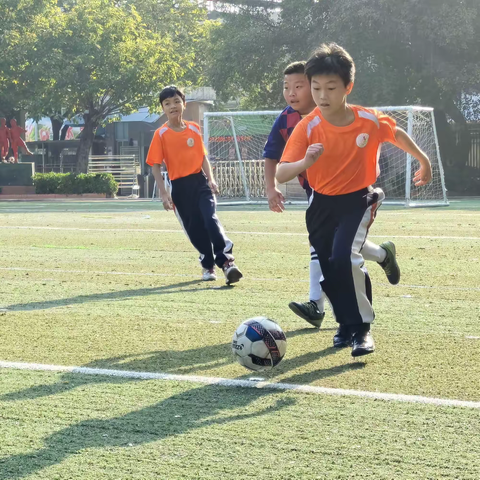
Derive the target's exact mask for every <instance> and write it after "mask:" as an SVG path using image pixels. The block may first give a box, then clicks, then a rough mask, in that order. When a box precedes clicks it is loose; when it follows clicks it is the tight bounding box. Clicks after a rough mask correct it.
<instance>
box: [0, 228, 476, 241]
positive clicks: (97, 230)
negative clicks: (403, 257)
mask: <svg viewBox="0 0 480 480" xmlns="http://www.w3.org/2000/svg"><path fill="white" fill-rule="evenodd" d="M0 229H17V230H61V231H66V230H69V231H76V232H148V233H181V234H184V231H183V230H175V229H154V228H77V227H36V226H8V225H7V226H1V227H0ZM228 232H229V233H232V234H235V235H280V236H287V237H306V236H307V233H306V232H305V233H297V232H292V233H288V232H240V231H234V230H229V231H228ZM368 238H414V239H422V238H424V239H427V240H480V237H444V236H431V235H369V236H368Z"/></svg>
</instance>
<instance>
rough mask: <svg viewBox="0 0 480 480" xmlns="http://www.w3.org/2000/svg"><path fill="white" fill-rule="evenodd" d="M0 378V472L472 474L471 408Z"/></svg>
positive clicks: (19, 375) (475, 422)
mask: <svg viewBox="0 0 480 480" xmlns="http://www.w3.org/2000/svg"><path fill="white" fill-rule="evenodd" d="M0 382H1V383H0V385H1V389H2V391H4V392H8V393H7V395H10V398H9V399H8V400H5V396H4V397H3V398H1V399H0V405H1V406H2V409H1V412H2V413H1V417H2V422H1V423H0V435H2V438H4V439H6V440H4V441H3V442H2V450H1V456H0V466H1V468H0V479H2V480H7V479H18V478H27V477H28V478H36V479H56V478H85V479H90V478H95V479H99V480H103V479H132V478H133V479H149V478H152V479H153V478H161V479H218V478H226V479H247V478H257V479H267V478H272V476H274V477H276V478H282V479H292V480H293V479H339V478H340V479H347V478H348V479H363V478H364V479H366V478H376V479H385V480H386V479H392V478H395V479H410V478H416V479H432V478H435V479H453V478H462V479H465V480H467V479H472V480H473V479H476V478H478V475H479V474H480V467H479V464H478V462H477V461H476V460H477V457H478V451H479V448H480V444H479V437H478V428H479V427H480V424H479V418H478V414H477V413H476V412H473V411H471V410H464V409H451V408H438V407H435V408H434V407H429V406H421V405H415V407H413V406H411V405H405V404H392V403H387V402H381V401H371V400H362V399H346V398H334V397H319V396H313V395H296V394H293V393H288V392H265V391H251V390H242V389H228V388H221V387H211V386H198V387H196V386H192V385H187V384H178V383H175V382H160V383H159V382H153V381H152V382H150V381H143V382H140V381H126V380H121V379H115V380H112V379H110V378H109V379H99V378H96V379H92V378H91V377H90V378H86V377H85V376H81V375H70V374H66V375H58V374H47V373H33V372H18V371H10V372H7V374H6V375H2V377H1V380H0ZM72 384H73V385H74V387H75V388H70V386H71V385H72ZM32 391H36V392H37V393H38V394H39V395H37V396H36V397H35V398H34V399H32V397H31V396H30V395H29V393H31V392H32ZM12 392H17V393H16V394H13V395H16V398H15V401H12V400H13V399H12V398H11V397H12ZM287 432H288V433H287Z"/></svg>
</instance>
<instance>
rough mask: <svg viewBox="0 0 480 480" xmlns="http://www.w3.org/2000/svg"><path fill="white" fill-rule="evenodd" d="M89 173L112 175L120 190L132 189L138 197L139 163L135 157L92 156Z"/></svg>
mask: <svg viewBox="0 0 480 480" xmlns="http://www.w3.org/2000/svg"><path fill="white" fill-rule="evenodd" d="M88 173H111V174H112V175H113V178H114V179H115V181H116V182H117V183H118V188H119V189H120V190H122V189H131V190H132V196H134V195H138V190H139V188H140V187H139V186H138V182H137V162H136V160H135V156H134V155H91V156H90V157H88Z"/></svg>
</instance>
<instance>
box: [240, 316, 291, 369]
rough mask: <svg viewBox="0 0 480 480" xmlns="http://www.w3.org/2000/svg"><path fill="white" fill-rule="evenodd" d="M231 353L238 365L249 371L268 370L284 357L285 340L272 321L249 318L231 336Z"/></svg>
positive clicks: (280, 330) (281, 331)
mask: <svg viewBox="0 0 480 480" xmlns="http://www.w3.org/2000/svg"><path fill="white" fill-rule="evenodd" d="M232 351H233V354H234V355H235V358H236V360H237V361H238V363H239V364H240V365H243V366H244V367H246V368H248V369H249V370H255V371H257V372H258V371H261V370H269V369H270V368H273V367H274V366H275V365H278V364H279V363H280V362H281V361H282V358H283V357H284V356H285V352H286V351H287V338H286V337H285V334H284V333H283V330H282V329H281V328H280V325H278V324H277V323H275V322H274V321H273V320H270V319H268V318H265V317H254V318H249V319H248V320H245V321H244V322H243V323H242V324H241V325H240V326H239V327H238V328H237V330H236V331H235V333H234V334H233V339H232Z"/></svg>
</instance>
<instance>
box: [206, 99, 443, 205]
mask: <svg viewBox="0 0 480 480" xmlns="http://www.w3.org/2000/svg"><path fill="white" fill-rule="evenodd" d="M375 108H376V109H377V110H380V111H382V112H385V113H387V114H388V115H390V116H391V117H393V118H394V119H395V120H396V121H397V125H398V126H399V127H401V128H403V129H404V130H405V131H406V132H408V134H409V135H410V136H411V137H412V138H413V139H414V140H415V142H416V143H417V144H418V145H419V146H420V148H421V149H422V150H423V151H424V152H425V153H426V154H427V155H428V156H429V158H430V161H431V162H432V171H433V178H432V182H431V183H430V184H428V185H426V186H423V187H416V186H415V185H414V184H413V181H412V178H413V173H414V171H415V170H416V169H417V168H418V162H417V161H416V160H415V159H414V158H412V156H411V155H409V154H407V153H405V152H404V151H403V150H401V149H399V148H397V147H395V146H394V145H392V144H390V143H385V144H384V145H383V146H382V150H381V154H380V159H379V166H380V176H379V177H378V180H377V182H376V184H375V186H378V187H380V188H382V189H383V190H384V192H385V195H386V201H385V202H384V203H385V204H393V205H404V206H406V207H420V206H426V207H427V206H428V207H430V206H445V205H448V199H447V191H446V188H445V179H444V172H443V166H442V162H441V158H440V149H439V144H438V138H437V131H436V128H435V117H434V112H433V108H428V107H415V106H407V107H375ZM280 113H281V112H280V111H276V110H270V111H257V112H206V113H205V114H204V122H203V132H204V142H205V146H206V147H207V149H208V152H209V158H210V160H211V163H212V167H213V168H214V171H215V176H216V180H217V183H218V184H219V187H220V192H221V197H222V200H223V201H229V202H230V203H246V202H248V203H265V187H264V184H265V182H264V177H263V176H264V160H263V158H262V153H263V147H264V145H265V142H266V140H267V138H268V135H269V133H270V129H271V127H272V125H273V122H274V121H275V119H276V117H277V116H278V115H279V114H280ZM279 187H280V189H281V190H282V191H283V194H284V195H285V199H286V201H287V202H291V203H297V202H298V203H306V197H305V193H304V191H303V189H302V188H301V186H300V185H299V183H298V181H297V180H292V181H290V182H288V183H287V184H286V185H280V186H279Z"/></svg>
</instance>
